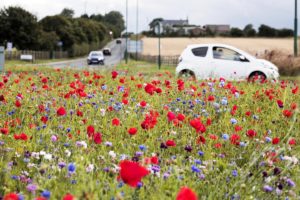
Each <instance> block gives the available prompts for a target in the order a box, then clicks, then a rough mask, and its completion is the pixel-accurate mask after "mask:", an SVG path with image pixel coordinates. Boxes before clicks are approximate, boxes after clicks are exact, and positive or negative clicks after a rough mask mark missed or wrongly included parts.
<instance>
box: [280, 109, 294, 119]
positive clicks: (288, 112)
mask: <svg viewBox="0 0 300 200" xmlns="http://www.w3.org/2000/svg"><path fill="white" fill-rule="evenodd" d="M282 114H283V115H284V116H285V117H287V118H290V117H291V116H292V115H293V113H292V112H291V111H289V110H284V111H282Z"/></svg>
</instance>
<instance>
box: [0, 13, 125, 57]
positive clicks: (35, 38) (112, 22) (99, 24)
mask: <svg viewBox="0 0 300 200" xmlns="http://www.w3.org/2000/svg"><path fill="white" fill-rule="evenodd" d="M123 30H124V20H123V16H122V15H121V13H120V12H117V11H111V12H109V13H108V14H106V15H105V16H102V15H101V14H93V15H91V16H90V17H89V16H88V15H86V14H85V15H82V16H81V17H79V18H74V10H72V9H69V8H65V9H63V10H62V12H61V13H60V14H59V15H54V16H46V17H45V18H43V19H41V20H40V21H39V22H38V21H37V18H36V16H34V15H33V14H31V13H29V12H28V11H26V10H24V9H22V8H20V7H9V8H4V9H2V10H0V44H3V45H5V44H6V42H13V44H14V46H16V47H17V48H18V49H22V50H23V49H30V50H49V51H53V50H60V47H59V46H58V42H62V44H63V46H62V50H65V51H69V53H70V55H77V56H80V55H84V54H87V53H88V51H90V50H97V49H101V48H102V47H103V45H105V42H107V41H108V40H109V39H110V35H109V31H113V33H114V37H119V36H120V35H121V32H122V31H123Z"/></svg>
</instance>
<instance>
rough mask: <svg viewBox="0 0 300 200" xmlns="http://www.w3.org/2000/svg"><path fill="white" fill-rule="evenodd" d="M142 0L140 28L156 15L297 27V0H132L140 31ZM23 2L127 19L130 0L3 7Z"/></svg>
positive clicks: (49, 10) (34, 9)
mask: <svg viewBox="0 0 300 200" xmlns="http://www.w3.org/2000/svg"><path fill="white" fill-rule="evenodd" d="M137 2H138V5H139V6H138V8H139V9H138V10H139V15H138V16H139V17H138V32H140V31H142V30H147V29H149V26H148V25H149V23H150V22H151V21H152V19H154V18H158V17H162V18H164V19H189V22H190V24H195V25H202V26H203V25H206V24H230V25H231V26H232V27H239V28H243V27H244V26H245V25H247V24H249V23H252V24H253V25H254V28H258V27H259V26H260V25H261V24H266V25H269V26H272V27H275V28H293V26H294V25H293V23H294V0H226V1H225V0H128V30H129V31H131V32H136V30H137V29H136V24H137V23H136V22H137V17H136V10H137V9H136V8H137ZM7 6H21V7H23V8H24V9H26V10H28V11H30V12H31V13H33V14H35V15H36V16H37V17H38V19H42V18H43V17H45V16H47V15H55V14H58V13H60V12H61V11H62V9H63V8H71V9H73V10H74V11H75V16H80V15H81V14H84V13H87V14H89V15H90V14H93V13H100V14H105V13H108V12H109V11H111V10H117V11H120V12H121V13H122V14H123V16H124V19H125V13H126V0H63V1H61V0H1V1H0V8H3V7H7Z"/></svg>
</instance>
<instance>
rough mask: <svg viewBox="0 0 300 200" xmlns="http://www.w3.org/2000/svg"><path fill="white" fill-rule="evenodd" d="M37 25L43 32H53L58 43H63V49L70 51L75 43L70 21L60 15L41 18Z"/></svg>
mask: <svg viewBox="0 0 300 200" xmlns="http://www.w3.org/2000/svg"><path fill="white" fill-rule="evenodd" d="M39 25H40V26H41V28H42V29H43V30H44V31H45V32H52V31H53V32H55V33H56V35H57V36H58V37H59V40H60V41H63V44H64V46H63V49H64V50H68V49H70V48H71V47H72V46H73V44H74V43H75V42H76V41H75V36H74V30H73V26H72V21H71V19H69V18H66V17H64V16H61V15H55V16H47V17H45V18H43V19H42V20H41V21H40V22H39Z"/></svg>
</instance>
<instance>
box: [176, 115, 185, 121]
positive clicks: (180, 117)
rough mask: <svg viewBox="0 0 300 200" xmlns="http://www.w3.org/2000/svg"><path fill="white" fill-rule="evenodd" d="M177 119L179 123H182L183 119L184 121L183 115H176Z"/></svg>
mask: <svg viewBox="0 0 300 200" xmlns="http://www.w3.org/2000/svg"><path fill="white" fill-rule="evenodd" d="M177 119H178V120H179V121H184V119H185V115H184V114H181V113H179V114H178V115H177Z"/></svg>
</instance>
